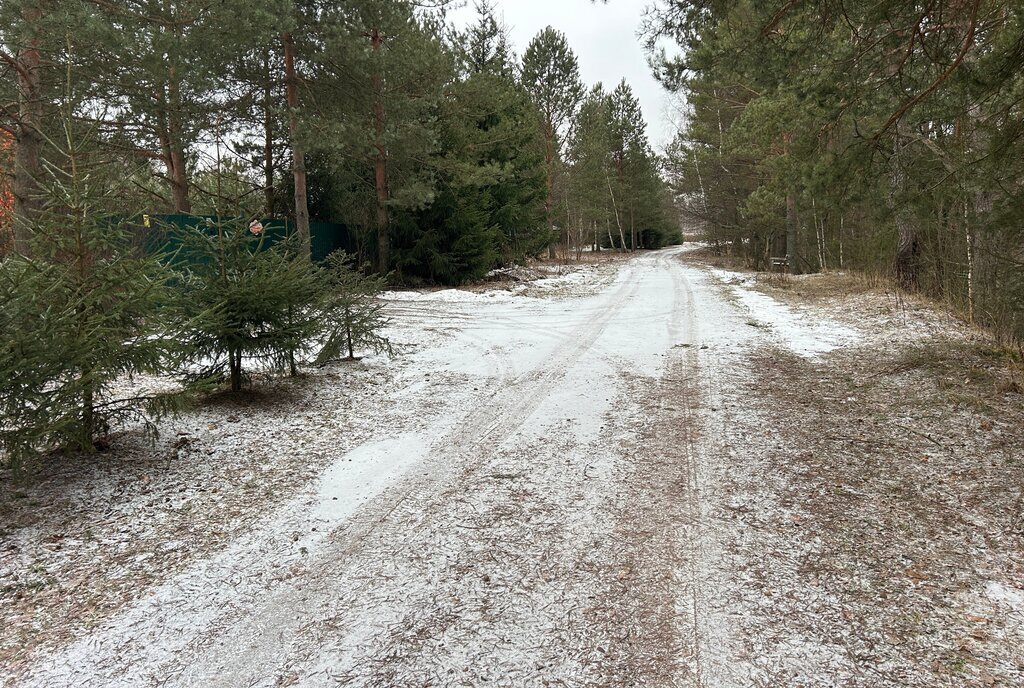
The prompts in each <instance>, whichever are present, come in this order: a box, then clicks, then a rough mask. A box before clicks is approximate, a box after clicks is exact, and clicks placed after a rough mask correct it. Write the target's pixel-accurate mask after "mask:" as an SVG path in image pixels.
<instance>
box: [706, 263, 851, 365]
mask: <svg viewBox="0 0 1024 688" xmlns="http://www.w3.org/2000/svg"><path fill="white" fill-rule="evenodd" d="M711 274H712V275H714V277H715V278H717V279H718V280H719V281H721V282H722V283H723V284H725V285H727V286H728V288H729V290H730V292H731V293H732V295H733V296H734V297H736V299H737V300H738V301H739V302H740V303H741V304H742V305H743V306H744V307H745V308H746V309H747V310H748V311H749V312H750V314H751V315H752V316H753V317H754V321H751V322H748V324H749V325H752V326H767V328H768V329H770V330H771V332H772V333H773V334H774V335H775V336H776V337H777V338H778V339H780V340H781V341H782V344H783V345H784V346H785V347H786V348H787V349H789V350H791V351H792V352H793V353H796V354H798V355H800V356H803V357H804V358H817V357H818V356H821V355H822V354H827V353H828V352H830V351H834V350H835V349H839V348H842V347H845V346H850V345H852V344H854V343H856V342H857V341H858V340H860V339H861V335H860V333H859V332H857V331H855V330H852V329H850V328H848V327H845V326H843V325H840V324H839V323H837V322H834V321H832V320H828V319H825V318H821V317H820V316H818V315H817V314H815V313H808V312H806V311H804V310H798V309H795V308H793V307H791V306H788V305H786V304H784V303H781V302H780V301H777V300H776V299H773V298H772V297H771V296H768V295H767V294H764V293H762V292H759V291H755V290H754V289H753V284H754V280H753V279H752V278H751V277H749V276H747V275H743V274H741V273H738V272H731V271H728V270H721V269H717V268H712V269H711Z"/></svg>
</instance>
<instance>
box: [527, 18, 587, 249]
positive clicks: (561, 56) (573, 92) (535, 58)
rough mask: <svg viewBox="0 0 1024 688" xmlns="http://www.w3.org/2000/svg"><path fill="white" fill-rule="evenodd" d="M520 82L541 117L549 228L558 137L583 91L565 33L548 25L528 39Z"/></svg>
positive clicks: (561, 134) (574, 57)
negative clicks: (531, 38)
mask: <svg viewBox="0 0 1024 688" xmlns="http://www.w3.org/2000/svg"><path fill="white" fill-rule="evenodd" d="M522 82H523V85H524V86H525V87H526V89H527V91H528V92H529V93H530V96H531V97H532V98H533V101H534V103H535V104H536V105H537V108H538V109H539V110H540V113H541V117H542V123H543V127H544V143H545V151H544V162H545V167H546V169H547V175H548V197H547V201H546V204H545V210H546V214H547V223H548V227H549V228H552V229H553V228H554V226H555V217H554V212H555V179H556V176H557V166H558V161H559V158H560V154H561V148H562V141H563V140H564V136H565V133H566V131H565V130H566V128H567V127H568V125H569V123H570V122H571V120H572V117H573V115H574V114H575V113H576V110H577V108H579V104H580V102H581V101H582V99H583V95H584V86H583V82H582V81H581V80H580V70H579V64H578V62H577V60H576V55H575V54H574V53H573V51H572V48H570V47H569V42H568V40H567V39H566V37H565V34H563V33H561V32H559V31H556V30H555V29H553V28H551V27H550V26H549V27H547V28H546V29H544V30H543V31H541V32H540V33H539V34H537V36H536V37H534V39H533V40H532V41H530V44H529V45H528V46H527V48H526V52H525V53H524V54H523V65H522ZM553 250H554V249H553V248H552V256H553V255H554V254H553Z"/></svg>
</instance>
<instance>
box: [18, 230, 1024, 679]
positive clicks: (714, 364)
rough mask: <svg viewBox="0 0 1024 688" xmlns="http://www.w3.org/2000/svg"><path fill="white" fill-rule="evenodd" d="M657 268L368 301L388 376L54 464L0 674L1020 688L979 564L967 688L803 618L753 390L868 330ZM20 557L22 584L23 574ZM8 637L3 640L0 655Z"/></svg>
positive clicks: (275, 397)
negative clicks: (382, 329) (86, 481)
mask: <svg viewBox="0 0 1024 688" xmlns="http://www.w3.org/2000/svg"><path fill="white" fill-rule="evenodd" d="M684 258H685V255H684V252H682V251H681V250H680V249H669V250H665V251H660V252H655V253H646V254H643V255H638V256H637V257H635V258H633V259H632V260H629V261H628V262H624V261H620V262H617V263H614V264H609V265H605V266H601V265H596V266H588V267H586V268H585V269H581V270H575V271H569V272H567V273H566V274H560V275H554V276H551V277H545V278H542V279H540V280H533V281H527V282H522V283H516V284H513V285H511V286H510V287H507V288H495V289H490V290H486V291H479V290H477V291H470V290H441V291H426V292H392V293H389V294H387V295H386V299H387V301H388V302H389V310H390V312H391V315H392V318H393V326H392V332H391V335H392V337H393V339H394V340H395V341H396V342H397V343H399V344H400V345H403V346H401V348H402V353H401V355H400V356H399V357H398V358H396V359H394V360H393V361H388V360H385V359H382V358H368V359H365V360H364V361H362V362H361V363H359V364H357V365H355V366H350V367H347V368H346V367H343V366H341V367H337V368H334V369H328V370H326V371H320V372H316V373H311V375H310V377H309V378H307V379H305V380H303V381H300V382H288V383H279V385H278V386H277V387H269V388H267V389H268V391H267V392H264V396H263V397H262V398H261V400H257V402H258V403H254V404H251V405H245V404H241V405H238V404H236V405H231V406H228V407H226V408H224V407H217V406H213V407H204V408H201V409H199V410H198V411H196V412H194V413H193V414H190V415H188V416H186V417H184V418H183V419H179V420H177V421H174V424H173V425H169V426H168V427H166V428H165V432H164V437H165V439H164V440H162V442H164V444H161V445H159V446H160V447H162V448H163V449H164V450H167V449H168V448H169V447H175V450H174V451H175V452H176V453H175V454H174V456H175V458H174V460H173V461H171V460H168V461H167V462H166V465H165V462H164V460H163V459H162V458H161V459H160V460H159V461H151V462H150V463H144V464H143V466H142V468H140V469H138V470H137V471H136V472H135V473H134V474H130V475H128V476H124V475H123V474H122V475H120V476H118V475H114V474H111V473H102V471H100V472H99V473H98V474H97V473H94V474H93V475H92V477H93V478H96V479H97V480H99V481H100V482H101V484H103V485H105V487H103V488H102V489H100V490H99V491H98V492H96V491H95V490H96V488H95V487H93V488H87V487H84V486H82V485H81V484H80V483H76V482H75V481H74V480H73V479H72V478H71V477H69V476H67V475H60V476H57V477H54V478H52V479H51V480H50V481H49V487H48V486H47V483H44V484H42V485H40V486H37V487H35V488H32V491H31V492H29V493H27V494H25V495H23V496H22V498H23V499H28V500H33V499H42V498H43V495H45V494H46V490H47V489H50V490H51V491H52V490H53V488H54V485H55V484H58V483H59V484H61V486H62V489H64V490H68V491H70V493H72V495H71V496H70V497H68V499H69V500H70V501H69V503H68V505H66V508H67V509H68V510H72V509H74V508H76V506H77V508H78V514H79V515H78V520H77V521H75V520H74V519H72V518H70V517H68V520H67V521H63V522H62V523H64V526H65V527H66V528H68V529H69V530H74V534H73V535H71V536H67V535H65V536H63V539H61V538H57V539H54V536H55V534H54V533H52V532H44V531H45V530H46V529H50V530H53V525H52V523H51V522H50V521H46V520H45V519H43V520H38V519H40V518H42V517H37V520H36V521H31V520H30V519H28V517H27V516H26V517H25V519H26V520H25V521H24V525H22V526H18V525H15V526H14V527H12V529H11V530H8V531H5V532H4V538H5V543H6V542H7V541H8V540H9V541H10V543H11V545H12V547H9V548H8V547H4V548H3V552H0V575H3V576H5V577H6V578H11V577H14V580H15V583H16V586H15V587H16V588H18V589H19V590H21V592H19V593H18V594H17V595H16V596H14V597H12V598H11V599H12V602H13V606H12V607H11V609H12V610H13V611H12V612H10V614H8V613H6V612H5V613H4V615H5V618H3V621H4V622H5V623H4V624H3V626H4V629H3V630H0V634H2V635H0V638H2V639H3V643H2V645H0V647H2V648H5V649H6V655H5V656H6V657H7V658H8V660H9V666H8V668H7V669H4V670H0V679H5V680H6V683H7V684H8V685H17V686H82V687H89V686H97V687H99V686H104V687H106V686H157V685H160V686H289V685H300V686H336V685H349V686H427V685H430V686H482V685H498V686H524V687H525V686H531V687H532V686H544V685H552V686H554V685H563V686H628V685H634V686H709V687H710V686H783V685H808V686H809V685H815V686H834V685H851V686H853V685H856V686H865V687H867V686H879V685H884V686H900V685H920V686H925V685H951V686H952V685H973V684H969V683H956V680H958V679H960V678H963V677H967V678H970V679H971V680H974V678H977V677H979V676H992V677H995V679H996V680H999V681H1002V680H1004V679H1013V678H1019V677H1021V676H1024V668H1022V667H1020V666H1019V665H1018V666H1016V668H1015V667H1014V665H1013V662H1014V661H1019V657H1020V655H1019V654H1017V655H1013V654H1008V653H1007V651H1006V649H1005V647H1004V644H1005V645H1006V646H1009V645H1010V644H1012V643H1013V642H1016V640H1017V639H1019V638H1020V633H1019V632H1015V631H1013V630H1012V628H1009V627H1008V626H1007V624H1008V623H1012V620H1013V619H1014V618H1016V616H1015V615H1017V616H1019V614H1020V613H1021V599H1022V595H1024V593H1022V592H1021V590H1020V589H1019V588H1018V587H1016V586H1017V585H1018V583H1019V581H1015V580H1014V579H1013V578H1012V577H1010V576H1008V575H1007V574H1006V573H1005V569H1006V565H1005V562H1004V561H1002V560H999V561H996V559H992V560H990V561H989V565H990V567H992V569H993V573H992V576H990V580H989V581H988V582H987V583H984V584H982V583H978V584H977V585H975V586H974V587H970V586H968V587H965V588H964V589H962V590H961V591H960V592H959V595H960V597H958V598H957V599H959V600H961V602H962V603H963V604H965V605H973V606H972V607H971V608H972V609H982V608H984V614H985V618H986V619H987V620H988V622H989V625H990V636H991V637H992V638H994V639H995V640H993V641H992V644H989V645H986V651H988V652H989V653H990V655H992V656H994V657H995V658H996V660H998V661H996V660H993V661H992V662H988V663H987V664H986V665H985V666H986V668H984V672H985V673H984V674H982V673H980V671H981V670H980V669H979V670H977V671H976V670H974V669H973V668H971V666H970V665H968V666H967V669H965V670H963V671H962V672H960V673H957V674H955V675H953V674H949V676H950V677H951V678H949V680H948V681H940V682H938V683H936V681H935V677H936V676H939V677H945V676H946V674H944V673H942V671H940V670H939V669H935V668H934V667H932V666H930V665H929V666H924V665H922V666H920V667H918V666H916V665H915V664H914V663H913V662H914V660H913V659H907V658H905V657H903V656H902V655H900V654H899V653H900V652H901V650H899V647H898V643H897V640H898V639H894V638H886V637H885V636H884V635H878V636H877V637H876V636H875V635H871V638H872V639H873V642H874V643H875V645H874V646H873V649H872V651H873V652H874V653H875V654H874V655H871V654H869V653H867V651H866V650H864V646H863V644H862V643H861V639H860V637H859V636H857V635H856V629H854V628H852V626H853V621H852V620H853V619H854V617H852V616H851V617H848V618H847V619H846V621H842V619H843V618H846V617H839V618H840V621H838V622H837V621H836V620H835V619H831V617H828V616H827V614H825V613H824V612H823V611H822V610H824V611H825V612H829V613H830V612H831V610H833V609H834V608H837V605H839V606H842V605H844V604H846V603H845V602H844V599H845V598H844V597H843V593H842V592H841V590H837V589H835V588H829V587H827V586H826V587H821V588H814V586H812V585H809V584H808V582H807V580H806V578H805V576H806V575H807V571H806V567H805V564H804V563H803V562H804V561H805V558H808V557H809V558H810V559H811V560H813V557H814V556H815V553H816V552H817V550H816V549H815V547H818V546H819V545H816V544H815V540H814V539H813V538H814V534H813V533H811V534H809V535H810V536H811V539H810V540H808V539H805V538H804V534H803V533H799V534H796V533H794V532H793V530H792V527H793V524H799V523H802V522H803V521H805V520H809V519H810V518H811V512H810V511H809V510H808V508H807V507H806V505H804V504H803V503H798V502H797V501H794V500H795V498H790V497H787V495H788V494H790V493H791V491H792V485H791V483H790V482H788V481H789V478H787V477H785V476H784V475H783V472H782V471H781V469H779V468H778V467H777V466H776V465H775V464H773V463H771V461H770V459H772V456H774V455H770V454H769V450H770V449H773V448H774V447H775V444H776V443H779V444H780V446H781V445H782V444H783V443H784V442H785V438H784V437H783V436H782V435H779V436H776V435H775V434H773V433H776V432H777V431H778V432H784V431H785V427H784V425H785V423H784V421H783V422H782V423H780V422H779V419H777V418H773V417H771V413H772V411H771V409H772V408H773V407H772V406H771V405H770V404H769V403H768V401H766V399H767V396H766V395H764V394H762V390H761V388H759V387H758V385H759V384H760V383H759V382H758V380H759V375H761V374H762V373H763V372H764V370H766V369H768V368H770V367H771V365H775V364H776V363H779V362H783V363H785V362H786V359H785V357H786V355H787V354H791V355H792V356H793V357H794V359H795V360H794V362H791V363H787V365H791V366H794V367H795V368H794V369H795V370H798V371H804V377H806V378H807V379H810V380H823V379H824V376H827V375H829V373H828V372H827V370H828V368H827V366H830V365H832V362H833V361H837V360H840V359H841V358H842V356H844V355H850V356H854V355H856V354H857V352H858V351H859V350H861V349H863V348H870V347H872V346H873V345H874V344H873V343H874V342H876V341H878V340H880V339H884V338H886V337H889V336H890V335H891V332H890V331H888V330H885V329H884V328H881V329H879V327H875V326H873V325H871V323H876V324H877V321H878V320H877V319H875V320H870V319H864V320H863V322H860V323H858V322H856V321H851V320H850V319H848V318H846V319H843V321H839V320H836V319H833V318H832V317H830V316H829V315H828V314H826V313H823V312H822V310H821V309H820V308H819V309H815V308H814V307H812V306H810V305H806V304H797V303H787V302H784V300H782V299H781V298H775V297H774V296H770V295H768V294H765V293H764V292H763V291H761V290H759V289H757V288H756V285H755V284H754V283H753V282H752V281H751V280H749V279H748V278H747V277H745V276H743V275H741V274H739V273H728V272H726V271H722V270H717V269H708V268H705V267H703V266H700V265H698V264H696V263H693V262H690V261H687V260H684ZM764 356H768V358H767V359H764V358H763V357H764ZM764 360H768V361H769V364H768V365H765V364H764V363H763V361H764ZM815 366H821V368H820V369H819V368H816V367H815ZM795 379H797V380H798V382H799V381H800V380H802V379H803V378H800V377H799V376H797V377H796V378H795ZM801 384H802V383H801ZM772 389H773V390H774V389H775V388H774V387H773V388H772ZM780 389H781V387H780ZM275 390H278V391H275ZM232 403H234V402H232ZM772 403H774V402H772ZM781 417H783V418H784V416H781ZM844 422H845V421H844ZM851 422H852V421H851ZM780 425H782V426H783V427H782V429H781V430H780V429H779V426H780ZM175 438H179V439H175ZM180 438H185V439H184V440H182V439H180ZM769 445H770V446H769ZM134 451H135V452H136V454H135V455H136V456H141V455H143V454H144V452H145V450H144V449H143V448H142V446H141V445H140V446H139V447H137V448H136V449H135V450H134ZM800 451H801V450H800V448H799V447H795V448H793V455H794V457H798V456H802V454H800ZM96 470H97V471H99V469H96ZM801 470H802V469H801ZM79 479H81V478H80V476H79ZM102 481H106V482H102ZM179 482H180V484H181V485H182V489H181V490H180V492H175V491H174V490H175V488H176V486H177V484H178V483H179ZM126 484H127V486H126ZM211 486H213V487H212V488H211ZM90 489H91V490H94V491H93V492H90V491H89V490H90ZM211 489H212V492H211ZM851 489H852V488H851ZM154 491H155V493H156V494H157V495H159V497H160V498H159V499H154ZM79 493H81V494H88V495H91V496H90V498H89V499H85V498H84V497H81V496H79ZM164 495H167V498H166V499H167V501H166V502H165V501H163V496H164ZM172 495H173V496H172ZM104 499H105V500H108V504H107V506H105V507H101V506H98V504H99V503H101V502H102V501H103V500H104ZM43 511H44V512H45V511H46V510H45V509H44V510H43ZM53 519H56V517H53ZM81 521H86V523H81ZM211 531H216V532H217V535H216V537H214V536H212V535H211ZM85 533H88V534H89V535H88V537H87V536H86V535H85ZM174 533H184V534H181V535H178V536H174V535H173V534H174ZM54 543H57V544H54ZM105 548H106V549H105ZM68 562H71V564H69V563H68ZM69 566H73V570H74V573H75V576H74V579H73V581H70V582H69V581H68V580H66V579H67V577H68V576H70V575H71V572H70V571H69ZM851 566H853V564H851ZM913 566H920V565H919V564H908V565H907V567H909V568H910V569H911V570H915V571H916V570H917V569H913V568H912V567H913ZM32 567H40V569H41V570H43V571H46V572H47V574H48V577H45V578H38V579H31V581H29V584H26V579H25V577H24V571H26V570H31V569H32ZM853 567H854V568H856V567H855V566H853ZM144 572H145V573H144ZM997 573H998V575H997ZM19 575H20V576H22V577H21V578H18V576H19ZM815 575H817V574H815ZM833 575H837V574H833ZM815 580H817V579H815ZM37 581H40V582H38V583H37ZM46 581H52V582H50V583H48V582H46ZM18 586H21V587H18ZM33 586H36V588H38V590H37V589H35V588H33ZM32 590H34V591H32ZM107 591H114V592H109V593H108V592H107ZM115 593H116V594H115ZM90 595H91V596H90ZM893 599H895V598H893ZM62 600H63V602H62ZM71 600H73V601H74V603H71V602H69V601H71ZM883 604H884V603H883ZM979 605H980V606H979ZM844 609H846V607H844ZM785 610H788V612H787V613H788V614H789V616H788V617H787V616H783V615H782V611H785ZM854 611H856V613H857V614H860V613H861V611H862V610H860V609H855V610H854ZM850 613H853V612H850ZM915 613H916V612H915ZM977 613H978V614H981V613H982V612H981V611H978V612H977ZM857 619H858V621H859V617H857ZM826 620H827V621H828V624H827V625H824V626H823V625H822V624H824V623H825V621H826ZM847 622H848V623H847ZM847 626H850V627H851V628H848V627H847ZM997 629H998V632H996V631H997ZM872 633H875V630H874V629H872ZM996 641H998V642H996ZM19 643H26V644H28V645H29V646H30V651H27V652H26V651H18V650H17V649H14V650H11V649H10V648H17V647H18V645H19ZM1001 643H1003V644H1001ZM851 648H853V649H851ZM979 656H980V653H979ZM979 661H980V660H979ZM878 667H882V668H883V670H882V671H881V673H880V671H879V670H878ZM894 667H895V668H894ZM907 667H910V668H907ZM886 672H888V673H886ZM979 685H982V684H979ZM988 685H995V684H988ZM1006 685H1009V684H1006Z"/></svg>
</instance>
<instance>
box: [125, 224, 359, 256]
mask: <svg viewBox="0 0 1024 688" xmlns="http://www.w3.org/2000/svg"><path fill="white" fill-rule="evenodd" d="M221 219H222V220H223V219H225V218H221ZM208 221H209V222H211V223H213V222H216V221H217V217H216V216H213V215H181V214H153V215H140V216H138V217H136V218H132V221H131V224H132V225H133V226H134V228H135V244H136V246H138V247H140V248H141V249H142V250H144V251H146V252H150V253H156V252H165V253H170V254H174V253H177V252H179V251H180V249H181V245H180V244H181V242H180V240H179V239H178V238H177V237H176V236H175V231H174V230H175V228H178V229H186V228H189V227H200V228H202V227H204V226H206V225H207V222H208ZM260 222H261V223H262V224H263V233H264V236H265V237H266V238H267V241H266V242H265V245H266V246H272V245H273V244H275V243H276V242H278V241H281V240H282V239H284V238H286V237H288V236H290V235H291V234H292V233H293V232H294V231H295V223H293V222H291V221H289V220H288V219H281V218H266V219H262V220H260ZM309 234H310V249H311V253H312V257H313V260H314V261H317V262H320V261H323V260H325V259H326V258H327V256H329V255H330V254H331V253H333V252H334V251H338V250H344V251H349V252H352V251H354V250H355V246H356V244H355V233H354V232H352V231H350V229H349V228H348V227H347V226H345V225H342V224H338V223H336V222H310V224H309ZM179 260H184V261H188V260H189V259H188V257H187V256H180V254H179Z"/></svg>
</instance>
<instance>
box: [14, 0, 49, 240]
mask: <svg viewBox="0 0 1024 688" xmlns="http://www.w3.org/2000/svg"><path fill="white" fill-rule="evenodd" d="M22 16H23V18H24V19H25V22H26V24H27V25H28V26H29V27H30V28H29V31H30V35H29V37H28V39H27V40H26V42H25V46H24V47H23V48H22V49H21V50H20V51H19V52H18V55H17V58H16V62H17V67H16V71H17V81H18V117H19V120H20V121H19V123H18V127H17V140H16V145H17V149H16V151H15V169H14V183H13V185H12V189H11V190H12V191H13V193H14V217H15V222H14V250H15V252H17V253H20V254H23V255H25V254H27V253H28V250H29V246H28V244H29V241H30V239H31V231H32V230H31V227H32V222H33V219H34V216H35V214H36V212H37V211H38V210H39V198H38V196H39V176H40V174H41V172H42V163H41V157H42V149H43V137H42V135H41V134H40V130H39V128H40V126H41V125H42V119H43V100H42V70H41V66H40V52H39V37H38V35H37V34H36V32H37V31H38V28H37V24H38V23H39V21H40V20H41V19H42V10H41V9H39V8H38V7H30V8H27V9H25V10H24V11H23V12H22Z"/></svg>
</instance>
